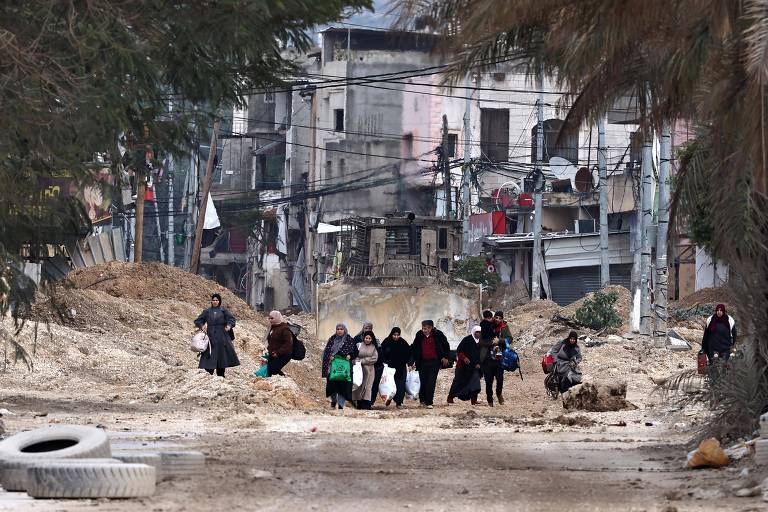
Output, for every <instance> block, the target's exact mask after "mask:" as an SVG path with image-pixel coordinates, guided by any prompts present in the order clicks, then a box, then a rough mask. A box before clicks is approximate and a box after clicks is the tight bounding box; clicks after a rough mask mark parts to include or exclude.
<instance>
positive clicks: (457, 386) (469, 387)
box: [448, 325, 482, 405]
mask: <svg viewBox="0 0 768 512" xmlns="http://www.w3.org/2000/svg"><path fill="white" fill-rule="evenodd" d="M481 330H482V328H481V327H480V326H479V325H476V326H474V327H473V328H472V334H470V335H469V336H466V337H464V339H463V340H461V343H459V346H458V347H457V348H456V370H455V373H454V375H453V382H452V383H451V390H450V391H449V392H448V403H449V404H452V403H454V402H453V399H454V398H458V399H459V400H469V401H470V402H471V403H472V405H477V395H479V394H480V347H479V345H478V344H479V342H480V335H481Z"/></svg>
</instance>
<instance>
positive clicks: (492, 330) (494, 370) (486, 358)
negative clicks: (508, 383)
mask: <svg viewBox="0 0 768 512" xmlns="http://www.w3.org/2000/svg"><path fill="white" fill-rule="evenodd" d="M479 347H480V369H481V373H482V375H483V377H484V378H485V397H486V400H487V402H488V406H489V407H493V379H494V378H497V376H498V373H499V371H498V370H499V368H501V364H500V363H499V362H498V361H497V360H496V357H497V355H498V352H499V338H498V336H497V335H496V324H495V323H494V321H493V311H490V310H485V311H483V320H482V321H481V322H480V342H479ZM502 375H503V371H502ZM496 382H497V388H496V391H497V392H498V391H500V388H499V385H498V383H499V382H500V381H499V380H498V378H497V381H496ZM499 403H503V402H502V401H499Z"/></svg>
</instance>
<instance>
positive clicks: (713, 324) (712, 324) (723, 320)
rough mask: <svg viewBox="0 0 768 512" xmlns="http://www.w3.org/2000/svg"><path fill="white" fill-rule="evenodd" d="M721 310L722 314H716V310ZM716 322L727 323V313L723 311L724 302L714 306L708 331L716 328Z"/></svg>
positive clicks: (713, 330)
mask: <svg viewBox="0 0 768 512" xmlns="http://www.w3.org/2000/svg"><path fill="white" fill-rule="evenodd" d="M718 309H722V310H723V316H722V317H719V316H717V310H718ZM718 323H728V313H727V312H726V311H725V304H718V305H717V306H715V314H714V315H712V321H711V322H709V332H715V331H716V330H717V324H718Z"/></svg>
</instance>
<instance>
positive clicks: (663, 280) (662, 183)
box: [653, 123, 672, 347]
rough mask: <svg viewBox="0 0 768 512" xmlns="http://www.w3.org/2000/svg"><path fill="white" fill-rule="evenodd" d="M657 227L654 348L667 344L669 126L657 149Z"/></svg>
mask: <svg viewBox="0 0 768 512" xmlns="http://www.w3.org/2000/svg"><path fill="white" fill-rule="evenodd" d="M659 153H660V155H659V156H660V160H661V162H660V163H659V225H658V228H657V230H656V288H655V290H656V294H655V299H656V300H655V304H656V323H655V329H654V333H653V337H654V341H655V344H656V346H658V347H663V346H665V345H666V343H667V284H668V280H669V267H668V266H667V232H668V229H669V195H670V194H669V164H670V160H671V159H672V136H671V134H670V131H669V125H668V124H667V123H664V125H663V126H662V128H661V143H660V147H659Z"/></svg>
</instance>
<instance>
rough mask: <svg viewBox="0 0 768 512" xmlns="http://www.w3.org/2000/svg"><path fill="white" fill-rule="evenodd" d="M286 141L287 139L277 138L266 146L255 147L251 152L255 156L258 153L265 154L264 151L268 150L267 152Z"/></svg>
mask: <svg viewBox="0 0 768 512" xmlns="http://www.w3.org/2000/svg"><path fill="white" fill-rule="evenodd" d="M284 143H285V141H283V140H276V141H274V142H270V143H269V144H267V145H266V146H261V147H260V148H258V149H254V150H253V151H252V152H251V154H252V155H253V156H256V155H261V154H263V153H266V152H267V151H269V150H270V149H272V148H275V147H277V146H279V145H280V144H284Z"/></svg>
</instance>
